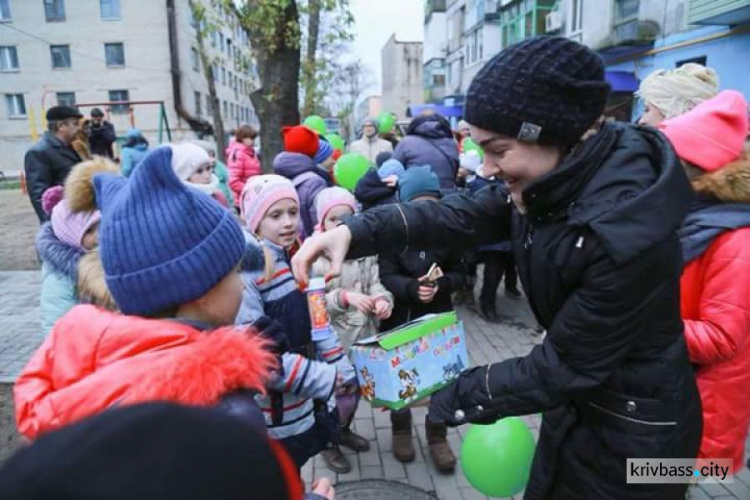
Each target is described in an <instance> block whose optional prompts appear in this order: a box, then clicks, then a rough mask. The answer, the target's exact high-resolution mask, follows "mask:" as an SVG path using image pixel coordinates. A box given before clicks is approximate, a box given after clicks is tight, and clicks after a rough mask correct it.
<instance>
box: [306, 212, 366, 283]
mask: <svg viewBox="0 0 750 500" xmlns="http://www.w3.org/2000/svg"><path fill="white" fill-rule="evenodd" d="M351 241H352V233H351V232H350V231H349V228H348V227H346V225H344V224H342V225H340V226H338V227H336V228H334V229H331V230H330V231H326V232H324V233H316V234H314V235H313V236H310V237H309V238H307V239H306V240H305V242H304V243H303V244H302V247H301V248H300V249H299V250H298V251H297V253H296V254H295V255H294V257H293V258H292V272H293V273H294V276H295V277H296V278H297V282H298V283H299V284H300V286H302V287H303V288H307V284H308V283H309V282H310V277H309V276H308V271H309V270H310V267H311V266H312V265H313V263H314V262H315V261H316V260H317V259H318V257H320V256H322V255H325V256H326V257H328V260H330V261H331V271H330V272H329V276H338V275H339V274H340V273H341V264H342V263H343V262H344V259H345V258H346V253H347V252H348V251H349V245H350V243H351ZM327 277H328V276H326V278H327Z"/></svg>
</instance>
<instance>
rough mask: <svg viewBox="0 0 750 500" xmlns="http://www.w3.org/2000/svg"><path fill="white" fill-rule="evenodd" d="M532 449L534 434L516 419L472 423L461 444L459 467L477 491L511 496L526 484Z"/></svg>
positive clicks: (496, 495)
mask: <svg viewBox="0 0 750 500" xmlns="http://www.w3.org/2000/svg"><path fill="white" fill-rule="evenodd" d="M535 448H536V444H535V443H534V436H533V435H532V434H531V431H530V430H529V428H528V427H527V426H526V424H525V423H523V421H522V420H520V419H518V418H515V417H509V418H504V419H501V420H498V421H497V422H495V423H494V424H492V425H472V426H471V428H469V431H468V432H467V433H466V437H465V438H464V441H463V443H462V444H461V468H462V469H463V471H464V475H465V476H466V479H467V480H468V481H469V484H471V485H472V486H473V487H474V488H475V489H476V490H477V491H479V492H480V493H482V494H484V495H487V496H490V497H496V498H502V497H510V496H513V495H515V494H517V493H519V492H520V491H522V490H523V489H524V488H525V487H526V483H528V481H529V474H530V472H531V461H532V459H533V458H534V449H535Z"/></svg>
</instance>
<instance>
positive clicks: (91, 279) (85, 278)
mask: <svg viewBox="0 0 750 500" xmlns="http://www.w3.org/2000/svg"><path fill="white" fill-rule="evenodd" d="M78 297H79V300H80V301H81V302H82V303H85V304H94V305H97V306H99V307H102V308H104V309H107V310H110V311H117V310H118V308H117V304H116V303H115V299H114V298H113V297H112V294H111V293H109V288H108V287H107V281H106V280H105V277H104V267H103V266H102V261H101V259H100V257H99V249H98V248H96V249H95V250H92V251H91V252H89V253H87V254H86V255H84V256H83V257H82V258H81V260H80V262H79V263H78Z"/></svg>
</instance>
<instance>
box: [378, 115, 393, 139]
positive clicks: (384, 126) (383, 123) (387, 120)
mask: <svg viewBox="0 0 750 500" xmlns="http://www.w3.org/2000/svg"><path fill="white" fill-rule="evenodd" d="M378 123H379V124H380V127H378V132H380V133H381V134H387V133H388V132H390V131H391V130H393V126H394V125H395V124H396V117H395V116H393V115H392V114H391V113H389V112H387V111H383V112H382V113H380V114H379V115H378Z"/></svg>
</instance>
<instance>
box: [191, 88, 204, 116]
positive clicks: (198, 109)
mask: <svg viewBox="0 0 750 500" xmlns="http://www.w3.org/2000/svg"><path fill="white" fill-rule="evenodd" d="M193 93H194V94H193V98H194V100H195V114H196V116H203V106H202V104H203V96H202V95H201V93H200V92H199V91H197V90H195V91H193Z"/></svg>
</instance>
